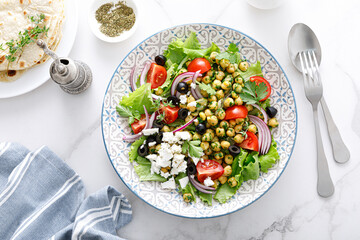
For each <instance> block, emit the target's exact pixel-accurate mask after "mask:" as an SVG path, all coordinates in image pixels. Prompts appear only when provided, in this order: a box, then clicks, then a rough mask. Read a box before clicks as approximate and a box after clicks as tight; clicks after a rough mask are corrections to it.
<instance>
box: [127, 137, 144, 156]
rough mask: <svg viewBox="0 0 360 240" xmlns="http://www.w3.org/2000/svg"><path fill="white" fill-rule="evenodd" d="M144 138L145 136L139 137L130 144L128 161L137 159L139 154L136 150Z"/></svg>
mask: <svg viewBox="0 0 360 240" xmlns="http://www.w3.org/2000/svg"><path fill="white" fill-rule="evenodd" d="M145 140H146V137H145V136H142V137H141V138H139V139H138V140H136V141H135V142H133V143H132V144H131V147H130V152H129V160H130V162H133V161H134V160H136V159H137V157H138V156H139V154H138V152H137V150H138V148H139V147H140V146H141V145H142V144H143V143H144V141H145Z"/></svg>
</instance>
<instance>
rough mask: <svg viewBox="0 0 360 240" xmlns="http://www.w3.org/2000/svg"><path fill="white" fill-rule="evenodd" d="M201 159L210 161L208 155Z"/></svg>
mask: <svg viewBox="0 0 360 240" xmlns="http://www.w3.org/2000/svg"><path fill="white" fill-rule="evenodd" d="M201 158H202V159H204V160H207V159H209V156H208V155H204V156H202V157H201Z"/></svg>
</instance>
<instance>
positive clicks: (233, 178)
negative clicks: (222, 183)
mask: <svg viewBox="0 0 360 240" xmlns="http://www.w3.org/2000/svg"><path fill="white" fill-rule="evenodd" d="M227 182H228V183H229V185H230V187H235V186H236V185H237V184H238V183H237V181H236V180H235V177H231V178H229V180H228V181H227Z"/></svg>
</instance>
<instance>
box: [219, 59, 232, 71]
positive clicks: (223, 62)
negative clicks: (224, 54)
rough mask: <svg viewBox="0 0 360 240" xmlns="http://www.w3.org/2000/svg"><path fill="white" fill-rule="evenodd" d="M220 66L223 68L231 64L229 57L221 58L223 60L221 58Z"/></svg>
mask: <svg viewBox="0 0 360 240" xmlns="http://www.w3.org/2000/svg"><path fill="white" fill-rule="evenodd" d="M220 66H221V67H222V68H223V69H225V68H227V67H228V66H230V61H229V59H225V58H223V59H221V60H220Z"/></svg>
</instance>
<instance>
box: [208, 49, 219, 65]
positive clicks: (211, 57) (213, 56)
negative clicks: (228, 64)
mask: <svg viewBox="0 0 360 240" xmlns="http://www.w3.org/2000/svg"><path fill="white" fill-rule="evenodd" d="M218 54H219V53H218V52H212V53H211V54H210V58H209V59H210V61H211V62H212V63H215V62H216V56H217V55H218Z"/></svg>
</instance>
